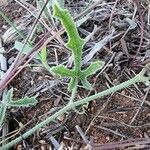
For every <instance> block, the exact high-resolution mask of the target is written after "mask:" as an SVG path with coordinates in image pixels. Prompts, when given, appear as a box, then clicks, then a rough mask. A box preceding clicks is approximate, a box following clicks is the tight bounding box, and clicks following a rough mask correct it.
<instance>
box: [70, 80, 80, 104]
mask: <svg viewBox="0 0 150 150" xmlns="http://www.w3.org/2000/svg"><path fill="white" fill-rule="evenodd" d="M77 89H78V79H76V81H75V87H74V88H73V90H72V92H71V98H70V101H69V104H71V103H73V101H74V99H75V97H76V93H77Z"/></svg>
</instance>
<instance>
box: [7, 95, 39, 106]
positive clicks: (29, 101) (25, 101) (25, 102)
mask: <svg viewBox="0 0 150 150" xmlns="http://www.w3.org/2000/svg"><path fill="white" fill-rule="evenodd" d="M37 103H38V101H37V100H36V98H35V97H28V96H26V97H24V98H22V99H19V100H17V101H13V100H11V101H10V103H9V106H12V107H21V106H22V107H29V106H30V105H36V104H37Z"/></svg>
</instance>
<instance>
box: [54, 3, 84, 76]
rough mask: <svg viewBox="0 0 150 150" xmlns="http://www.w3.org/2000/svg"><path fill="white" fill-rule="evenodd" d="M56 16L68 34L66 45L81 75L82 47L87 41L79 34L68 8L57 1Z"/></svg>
mask: <svg viewBox="0 0 150 150" xmlns="http://www.w3.org/2000/svg"><path fill="white" fill-rule="evenodd" d="M53 9H54V16H55V17H57V18H59V19H60V21H61V23H62V25H63V27H64V28H65V30H66V32H67V35H68V42H67V44H66V47H68V48H69V49H71V50H72V53H73V58H74V68H75V72H76V73H77V74H78V75H79V73H80V69H81V56H82V48H83V46H84V44H85V41H84V40H83V39H82V38H81V37H80V36H79V33H78V30H77V28H76V25H75V23H74V20H73V18H72V16H71V14H70V13H69V11H68V10H67V9H62V8H61V6H60V5H59V4H58V2H57V1H55V4H54V6H53Z"/></svg>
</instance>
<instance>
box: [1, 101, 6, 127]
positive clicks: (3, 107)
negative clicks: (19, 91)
mask: <svg viewBox="0 0 150 150" xmlns="http://www.w3.org/2000/svg"><path fill="white" fill-rule="evenodd" d="M6 108H7V107H6V106H5V105H2V104H1V105H0V126H1V125H2V123H3V121H4V118H5V113H6Z"/></svg>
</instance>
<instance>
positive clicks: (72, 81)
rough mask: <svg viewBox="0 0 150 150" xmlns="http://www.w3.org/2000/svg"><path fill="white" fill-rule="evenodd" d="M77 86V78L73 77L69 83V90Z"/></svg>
mask: <svg viewBox="0 0 150 150" xmlns="http://www.w3.org/2000/svg"><path fill="white" fill-rule="evenodd" d="M75 86H76V78H75V77H74V78H71V80H70V82H69V84H68V91H72V89H74V88H75Z"/></svg>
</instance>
